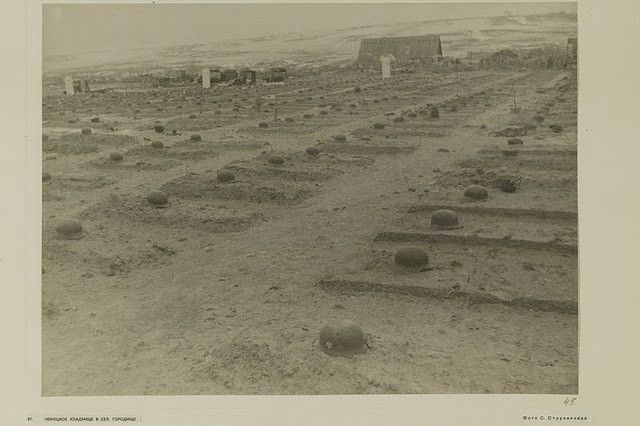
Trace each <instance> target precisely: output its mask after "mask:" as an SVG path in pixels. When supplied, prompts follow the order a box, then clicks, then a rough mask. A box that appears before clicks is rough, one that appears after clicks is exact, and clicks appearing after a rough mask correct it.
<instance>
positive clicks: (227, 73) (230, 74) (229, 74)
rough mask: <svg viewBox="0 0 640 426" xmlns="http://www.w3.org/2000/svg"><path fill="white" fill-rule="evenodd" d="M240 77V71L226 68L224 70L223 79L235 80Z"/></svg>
mask: <svg viewBox="0 0 640 426" xmlns="http://www.w3.org/2000/svg"><path fill="white" fill-rule="evenodd" d="M236 78H238V71H236V70H224V71H222V81H233V80H235V79H236Z"/></svg>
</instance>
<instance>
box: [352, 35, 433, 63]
mask: <svg viewBox="0 0 640 426" xmlns="http://www.w3.org/2000/svg"><path fill="white" fill-rule="evenodd" d="M384 55H393V57H394V58H395V60H396V61H398V62H416V61H427V60H428V59H430V58H433V57H434V56H442V44H441V42H440V36H439V35H437V34H426V35H422V36H409V37H381V38H363V39H362V40H360V51H359V52H358V59H357V61H356V65H357V66H358V67H361V68H365V69H368V68H372V67H379V66H380V57H381V56H384Z"/></svg>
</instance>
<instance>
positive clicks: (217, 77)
mask: <svg viewBox="0 0 640 426" xmlns="http://www.w3.org/2000/svg"><path fill="white" fill-rule="evenodd" d="M222 78H223V76H222V71H220V70H219V69H218V68H214V69H212V70H211V81H212V82H214V83H220V82H221V81H222Z"/></svg>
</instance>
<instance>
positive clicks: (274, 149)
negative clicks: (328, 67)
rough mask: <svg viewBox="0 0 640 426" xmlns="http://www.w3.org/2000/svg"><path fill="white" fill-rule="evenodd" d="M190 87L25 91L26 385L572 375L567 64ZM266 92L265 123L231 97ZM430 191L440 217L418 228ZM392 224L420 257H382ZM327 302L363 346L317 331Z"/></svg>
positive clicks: (460, 382) (526, 383)
mask: <svg viewBox="0 0 640 426" xmlns="http://www.w3.org/2000/svg"><path fill="white" fill-rule="evenodd" d="M194 86H195V85H193V84H191V85H186V84H185V85H184V86H182V87H174V88H164V89H162V88H160V89H153V90H148V91H144V92H127V91H126V90H123V91H114V92H107V93H104V94H98V93H91V94H83V95H79V96H74V97H64V96H62V95H51V96H46V97H45V99H44V100H43V133H44V135H46V137H47V139H46V140H43V173H48V174H50V179H49V180H47V181H44V182H43V194H42V196H43V275H42V280H43V282H42V298H43V302H42V304H43V319H42V321H43V322H42V325H43V341H42V343H43V393H44V395H137V394H161V395H172V394H335V393H346V394H359V393H558V394H564V393H576V392H577V387H578V317H577V310H578V277H577V272H578V269H577V189H576V151H577V140H576V107H577V104H576V76H575V74H574V73H572V72H558V71H527V70H521V71H492V70H483V71H468V72H455V73H427V72H425V73H416V74H405V75H394V76H393V77H392V78H391V79H389V80H386V81H381V80H379V79H378V76H374V75H368V74H358V73H353V72H351V71H342V72H341V73H337V74H334V75H332V76H331V78H324V77H323V75H311V76H307V77H302V78H300V79H297V80H291V81H290V83H289V84H288V85H286V86H261V85H256V86H252V87H249V88H226V89H219V88H214V89H212V91H211V93H207V94H206V96H202V92H201V89H198V88H196V87H194ZM356 86H358V87H360V88H361V89H362V90H361V91H355V90H354V88H355V87H356ZM514 90H515V91H516V92H517V94H518V105H519V106H520V107H521V111H520V112H519V113H513V112H511V110H510V105H511V102H512V101H513V97H512V96H513V91H514ZM276 93H278V94H279V95H280V96H279V98H278V106H277V108H278V118H279V121H277V122H275V121H274V119H273V117H274V109H275V104H274V105H271V103H273V102H272V101H265V102H264V103H263V104H262V105H261V107H260V109H259V110H256V109H255V108H254V105H255V99H256V98H257V97H260V96H267V95H271V94H276ZM433 106H437V107H438V109H439V112H440V117H439V118H432V117H431V108H432V107H433ZM536 115H543V116H544V121H543V122H542V123H536V122H535V120H534V118H533V117H534V116H536ZM397 117H402V119H399V120H398V119H397ZM92 118H99V121H97V122H96V121H95V120H94V121H93V122H92V121H91V119H92ZM261 122H265V123H266V127H260V126H259V123H261ZM374 123H382V124H384V128H377V129H376V128H374V127H373V124H374ZM156 124H162V125H163V126H164V131H163V132H162V133H157V132H155V131H154V125H156ZM525 124H533V125H535V128H533V126H530V127H529V131H528V133H527V135H526V136H521V137H519V138H520V139H521V140H522V141H523V143H522V145H508V143H507V140H508V139H510V138H508V137H495V136H493V135H492V132H495V131H497V130H500V129H503V128H505V127H508V126H524V125H525ZM553 124H558V125H561V126H562V129H561V130H560V131H559V132H557V131H553V130H552V129H550V128H549V126H550V125H553ZM378 127H380V126H378ZM81 128H91V129H92V133H91V134H90V135H83V134H81V132H80V129H81ZM174 130H175V134H172V133H173V131H174ZM193 134H198V135H200V136H201V140H199V141H193V140H192V139H191V135H193ZM335 135H344V136H346V141H344V142H342V141H340V140H336V138H334V136H335ZM337 139H340V138H337ZM154 141H161V142H162V143H163V146H162V147H161V148H156V147H152V146H151V143H152V142H154ZM311 146H317V147H318V148H319V149H320V151H321V152H320V154H319V155H318V156H311V155H308V154H307V153H306V152H305V149H306V148H308V147H311ZM115 151H117V152H120V153H122V154H123V160H122V161H120V162H113V161H111V160H109V154H110V153H112V152H115ZM272 153H279V154H281V155H282V157H283V158H284V163H283V164H281V165H274V164H271V163H269V162H268V161H267V158H268V156H269V155H270V154H272ZM223 168H224V169H228V170H232V171H234V173H235V175H236V180H235V181H234V182H230V183H222V182H219V181H217V180H216V173H217V171H219V170H221V169H223ZM503 175H514V176H517V177H518V179H519V181H520V187H519V188H518V190H517V191H515V192H513V193H507V192H501V191H500V189H499V188H498V187H497V186H496V181H497V180H498V179H499V178H500V176H503ZM473 183H479V184H482V185H485V186H486V187H487V188H488V189H489V197H488V199H486V200H484V201H480V202H470V201H468V200H465V199H464V197H463V195H462V192H463V189H464V188H465V187H466V186H467V185H469V184H473ZM157 189H160V190H162V191H164V192H165V193H166V194H167V195H168V197H169V205H168V206H167V207H166V208H163V209H158V208H154V207H152V206H151V205H150V204H149V203H148V202H147V201H146V200H145V197H146V196H147V194H148V193H149V192H151V191H153V190H157ZM440 208H449V209H452V210H455V211H457V212H458V213H459V214H460V218H461V222H462V225H463V227H462V228H460V229H455V230H450V231H446V230H434V229H432V228H431V227H430V216H431V212H433V211H434V210H437V209H440ZM67 218H77V219H79V220H80V221H81V222H82V224H83V227H84V230H85V232H84V235H83V237H82V238H79V239H73V240H65V239H60V238H59V237H58V236H57V235H56V232H55V229H54V228H55V226H56V224H57V223H58V222H59V221H61V220H63V219H67ZM405 244H411V245H419V246H423V247H424V248H426V250H427V251H428V253H429V256H430V263H431V264H432V266H433V269H431V270H427V271H423V272H409V271H406V270H403V269H401V268H400V267H398V266H396V265H395V264H394V261H393V258H394V253H395V250H396V249H397V248H398V247H399V246H401V245H405ZM341 318H346V319H351V320H354V321H356V322H357V323H358V324H359V325H360V326H361V327H362V329H363V330H364V332H365V338H366V341H367V343H368V345H369V346H370V349H369V350H368V351H367V352H366V353H365V354H360V355H353V356H350V357H332V356H330V355H328V354H326V353H324V352H322V351H321V350H320V348H319V346H318V333H319V331H320V329H321V327H322V326H323V324H325V323H326V322H328V321H332V320H333V319H341Z"/></svg>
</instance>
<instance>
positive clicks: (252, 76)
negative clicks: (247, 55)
mask: <svg viewBox="0 0 640 426" xmlns="http://www.w3.org/2000/svg"><path fill="white" fill-rule="evenodd" d="M256 75H257V73H256V71H254V70H252V69H250V68H242V69H241V70H240V76H239V79H240V80H241V81H242V82H243V83H249V84H253V83H255V82H256Z"/></svg>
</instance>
